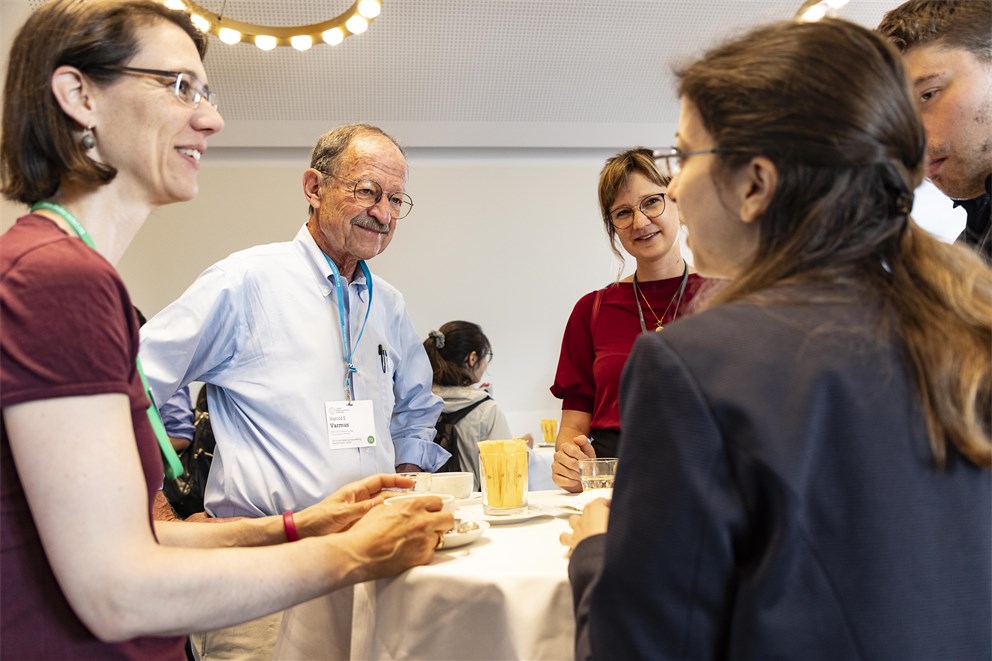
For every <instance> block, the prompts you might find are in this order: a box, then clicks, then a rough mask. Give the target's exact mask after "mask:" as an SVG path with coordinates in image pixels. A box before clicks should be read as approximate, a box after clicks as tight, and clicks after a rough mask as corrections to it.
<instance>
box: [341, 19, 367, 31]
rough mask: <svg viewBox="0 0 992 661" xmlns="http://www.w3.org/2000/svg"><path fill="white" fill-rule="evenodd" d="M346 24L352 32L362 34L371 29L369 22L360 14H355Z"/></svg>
mask: <svg viewBox="0 0 992 661" xmlns="http://www.w3.org/2000/svg"><path fill="white" fill-rule="evenodd" d="M344 26H345V27H346V28H348V32H350V33H352V34H361V33H363V32H365V31H366V30H368V29H369V22H368V21H366V20H365V19H364V18H362V17H361V16H359V15H358V14H355V15H354V16H352V17H351V18H349V19H348V20H347V21H346V22H345V24H344Z"/></svg>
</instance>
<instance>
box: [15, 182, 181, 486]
mask: <svg viewBox="0 0 992 661" xmlns="http://www.w3.org/2000/svg"><path fill="white" fill-rule="evenodd" d="M38 209H45V210H46V211H51V212H52V213H56V214H58V215H59V216H61V217H62V219H63V220H64V221H65V222H67V223H69V226H70V227H72V229H73V230H75V232H76V234H78V235H79V238H80V239H82V240H83V243H85V244H86V245H88V246H89V247H90V248H92V249H93V250H96V246H95V245H93V239H91V238H90V235H89V233H88V232H87V231H86V228H84V227H83V225H82V223H80V222H79V221H78V220H77V219H76V217H75V216H73V215H72V214H71V213H70V212H69V210H68V209H66V208H65V207H63V206H62V205H61V204H53V203H52V202H45V201H42V202H36V203H35V204H34V206H32V207H31V211H37V210H38ZM135 367H137V369H138V376H139V377H141V385H142V386H143V387H144V389H145V394H146V395H147V396H148V401H149V402H151V405H150V406H149V407H148V411H147V413H148V421H149V422H150V423H151V425H152V430H153V431H154V432H155V438H156V439H157V440H158V448H159V450H161V451H162V463H163V464H164V465H165V476H166V477H167V478H169V479H170V480H174V479H176V478H177V477H179V476H180V475H182V474H183V465H182V463H180V461H179V456H178V455H177V454H176V451H175V450H174V449H173V448H172V441H170V440H169V436H168V434H166V433H165V425H163V424H162V417H161V416H160V415H159V414H158V409H157V408H155V400H154V399H153V398H152V389H151V388H150V387H149V386H148V379H146V378H145V371H144V370H143V369H141V359H140V358H136V359H135Z"/></svg>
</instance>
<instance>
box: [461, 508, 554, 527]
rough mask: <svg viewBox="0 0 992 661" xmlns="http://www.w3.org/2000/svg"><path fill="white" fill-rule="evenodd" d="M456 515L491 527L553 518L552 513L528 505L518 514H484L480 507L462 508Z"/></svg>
mask: <svg viewBox="0 0 992 661" xmlns="http://www.w3.org/2000/svg"><path fill="white" fill-rule="evenodd" d="M458 513H459V515H461V516H464V517H465V518H466V519H472V520H473V521H488V522H489V523H491V524H493V525H498V524H500V523H520V522H521V521H529V520H530V519H536V518H537V517H539V516H553V513H552V512H549V511H548V510H546V509H545V508H543V507H540V506H539V505H528V506H527V509H526V510H524V511H523V512H520V513H518V514H486V513H485V512H483V511H482V505H473V506H471V507H462V508H461V509H459V510H458Z"/></svg>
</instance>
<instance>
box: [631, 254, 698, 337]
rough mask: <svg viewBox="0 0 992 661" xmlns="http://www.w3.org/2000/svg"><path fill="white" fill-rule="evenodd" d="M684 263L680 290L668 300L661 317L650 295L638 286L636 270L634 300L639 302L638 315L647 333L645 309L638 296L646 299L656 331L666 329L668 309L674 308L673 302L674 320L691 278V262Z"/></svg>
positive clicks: (642, 327) (642, 328)
mask: <svg viewBox="0 0 992 661" xmlns="http://www.w3.org/2000/svg"><path fill="white" fill-rule="evenodd" d="M683 264H685V267H684V268H683V269H682V283H681V284H680V285H679V289H678V291H676V292H675V294H673V295H672V299H671V300H670V301H668V307H666V308H665V311H664V312H663V313H662V315H661V317H658V315H656V314H655V313H654V308H652V307H651V302H650V301H648V297H647V296H645V295H644V292H643V291H641V288H640V287H638V286H637V271H634V302H635V303H637V316H638V318H639V319H640V321H641V330H642V331H644V332H645V333H646V332H648V327H647V325H646V324H645V323H644V311H643V310H641V301H640V300H638V296H640V297H641V298H643V299H644V303H645V305H647V306H648V310H650V311H651V316H652V317H654V323H655V328H654V332H655V333H660V332H661V331H662V330H664V329H665V324H664V321H665V317H667V316H668V311H669V310H671V309H672V305H673V304H674V305H675V313H674V314H673V315H672V319H673V320H674V318H675V315H677V314H678V313H679V305H681V304H682V295H683V294H685V285H686V282H687V281H688V280H689V264H688V263H686V262H684V261H683Z"/></svg>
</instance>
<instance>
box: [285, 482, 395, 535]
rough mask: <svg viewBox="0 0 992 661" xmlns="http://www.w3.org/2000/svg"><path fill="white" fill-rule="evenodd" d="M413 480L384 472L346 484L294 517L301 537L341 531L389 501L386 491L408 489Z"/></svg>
mask: <svg viewBox="0 0 992 661" xmlns="http://www.w3.org/2000/svg"><path fill="white" fill-rule="evenodd" d="M413 485H414V481H413V480H412V479H410V478H408V477H401V476H399V475H389V474H386V473H382V474H379V475H372V476H371V477H366V478H365V479H363V480H358V481H356V482H351V483H350V484H346V485H344V486H343V487H341V488H340V489H338V490H337V491H335V492H334V493H332V494H331V495H330V496H328V497H327V498H324V499H323V500H322V501H320V502H319V503H316V504H314V505H311V506H310V507H307V508H306V509H304V510H301V511H299V512H297V513H296V514H295V516H294V519H295V520H296V525H297V527H298V528H299V531H300V535H301V536H303V537H313V536H316V535H326V534H328V533H333V532H341V531H343V530H347V529H349V528H350V527H351V526H352V525H353V524H354V523H355V522H356V521H358V520H359V519H361V518H362V517H363V516H365V514H366V513H367V512H368V511H369V510H371V509H372V508H373V507H375V506H376V505H379V504H380V503H382V501H384V500H385V499H386V494H384V493H383V492H382V490H383V489H385V488H391V487H397V488H401V489H409V488H410V487H412V486H413Z"/></svg>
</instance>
